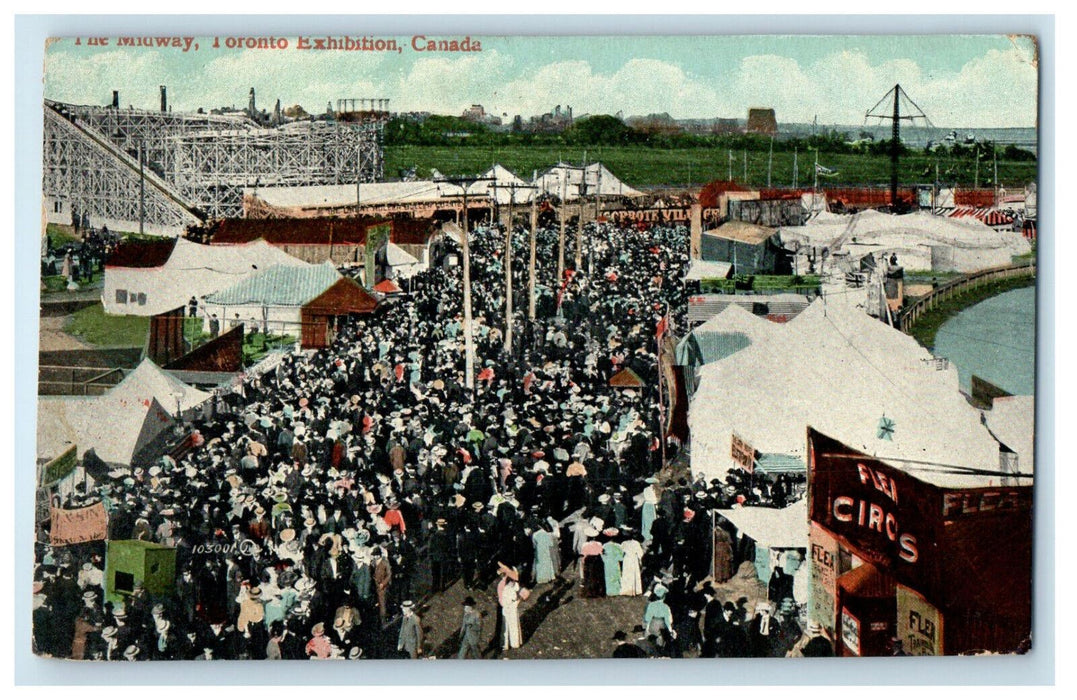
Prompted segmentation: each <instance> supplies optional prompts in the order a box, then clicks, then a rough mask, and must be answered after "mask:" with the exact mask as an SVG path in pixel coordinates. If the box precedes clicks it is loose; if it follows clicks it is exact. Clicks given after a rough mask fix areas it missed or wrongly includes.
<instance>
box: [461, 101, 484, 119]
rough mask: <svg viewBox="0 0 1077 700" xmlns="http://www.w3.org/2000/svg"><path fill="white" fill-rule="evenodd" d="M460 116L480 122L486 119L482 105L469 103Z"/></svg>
mask: <svg viewBox="0 0 1077 700" xmlns="http://www.w3.org/2000/svg"><path fill="white" fill-rule="evenodd" d="M460 116H462V117H463V118H464V119H467V120H468V121H473V122H481V121H483V120H485V119H486V110H485V109H483V107H482V105H471V106H470V107H468V108H467V109H465V110H464V113H463V114H462V115H460Z"/></svg>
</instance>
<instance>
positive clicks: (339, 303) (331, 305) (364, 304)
mask: <svg viewBox="0 0 1077 700" xmlns="http://www.w3.org/2000/svg"><path fill="white" fill-rule="evenodd" d="M377 307H378V300H377V299H375V298H374V297H373V296H372V295H371V294H370V292H368V291H367V290H365V289H363V286H362V285H361V284H359V283H358V282H356V281H355V280H353V279H352V278H350V277H343V276H341V277H340V279H338V280H337V281H336V282H334V283H333V284H331V285H329V288H328V289H326V290H325V291H324V292H322V293H321V294H319V295H318V296H316V297H315V298H313V299H311V300H310V301H308V302H307V303H306V304H304V308H306V309H310V310H314V311H318V312H321V313H331V314H368V313H370V312H371V311H373V310H374V309H376V308H377Z"/></svg>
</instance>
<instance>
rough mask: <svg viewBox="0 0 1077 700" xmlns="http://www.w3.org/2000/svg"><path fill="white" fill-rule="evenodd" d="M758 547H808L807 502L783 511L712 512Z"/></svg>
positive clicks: (750, 508)
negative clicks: (731, 524)
mask: <svg viewBox="0 0 1077 700" xmlns="http://www.w3.org/2000/svg"><path fill="white" fill-rule="evenodd" d="M715 512H716V513H718V514H719V515H721V516H722V517H723V518H725V519H726V520H728V521H729V522H731V523H733V525H734V526H736V528H737V529H738V530H740V532H741V534H743V535H747V536H748V537H751V538H752V539H753V540H755V541H756V542H757V543H758V544H759V545H760V546H763V547H770V548H771V549H786V548H794V547H805V548H806V547H807V546H808V499H806V498H802V499H801V500H799V501H797V502H796V503H794V504H792V505H789V506H786V507H785V508H764V507H761V506H744V507H740V508H728V509H718V510H716V511H715Z"/></svg>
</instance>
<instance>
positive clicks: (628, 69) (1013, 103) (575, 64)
mask: <svg viewBox="0 0 1077 700" xmlns="http://www.w3.org/2000/svg"><path fill="white" fill-rule="evenodd" d="M353 36H354V37H355V38H356V39H362V37H363V35H361V34H356V35H353ZM371 38H372V39H384V40H387V41H389V40H394V39H395V41H396V45H397V46H398V47H399V49H400V52H399V53H398V52H396V51H389V52H370V51H329V50H299V49H297V48H296V46H297V44H298V41H297V38H296V37H290V38H289V42H288V43H289V47H288V48H287V49H283V50H281V49H227V48H223V47H224V38H223V37H222V38H221V40H220V41H219V42H218V43H219V45H220V46H221V47H222V48H213V47H212V45H213V38H212V37H208V38H207V37H199V38H195V39H194V42H193V43H191V44H189V45H188V50H187V51H184V50H183V49H182V47H181V48H156V47H118V46H116V43H117V41H116V39H115V38H112V39H111V40H110V42H109V45H108V46H88V45H87V44H86V42H85V40H83V42H82V43H81V44H79V45H76V43H75V39H73V38H68V39H60V40H56V41H54V42H53V43H52V44H51V45H50V46H49V48H48V50H47V52H46V60H45V96H46V97H47V98H49V99H54V100H59V101H63V102H74V103H81V104H107V103H108V102H109V101H110V100H111V96H112V90H118V91H119V93H120V104H121V105H122V106H124V107H126V106H128V105H132V106H135V107H140V108H145V109H155V108H157V106H158V104H159V93H158V86H159V85H167V86H168V92H169V102H170V104H171V105H172V106H173V108H174V109H175V110H177V111H194V110H196V109H198V108H203V109H206V110H209V109H214V108H218V107H223V106H231V105H235V106H236V107H238V108H243V107H245V106H246V104H247V93H248V90H249V89H250V88H251V87H254V88H255V91H256V93H257V95H258V106H259V107H260V108H263V109H271V108H272V106H273V103H274V102H275V101H276V100H277V99H278V98H280V99H281V104H282V106H283V107H288V106H291V105H294V104H299V105H302V106H303V107H304V108H305V109H306V110H307V111H308V112H310V113H321V112H323V111H324V110H325V106H326V104H327V103H333V104H335V102H336V100H337V99H338V98H351V97H378V98H388V99H389V100H390V103H389V106H390V109H391V110H392V111H395V112H409V111H416V112H418V111H426V112H431V113H435V114H451V115H460V114H461V113H463V111H464V110H466V109H467V108H468V107H470V106H471V105H472V104H481V105H483V107H484V108H485V110H486V112H487V113H489V114H493V115H498V116H500V115H507V116H508V117H509V118H510V119H511V118H512V117H513V116H515V115H517V114H518V115H520V116H521V117H523V118H524V119H525V120H526V119H527V118H528V117H531V116H536V115H540V114H542V113H544V112H548V111H550V110H551V109H552V108H553V107H554V106H555V105H556V104H561V105H562V107H566V106H568V105H571V106H572V108H573V112H574V113H575V114H576V115H577V116H578V115H583V114H616V113H617V112H622V113H623V115H624V116H626V117H627V116H632V115H647V114H650V113H663V112H665V113H668V114H670V116H672V117H673V118H676V119H709V118H716V117H724V118H739V119H743V118H745V117H746V115H747V111H748V109H749V108H751V107H770V108H773V109H774V110H775V111H776V114H777V119H778V121H779V122H780V123H810V122H811V121H812V120H813V118H816V117H817V118H818V121H819V124H820V125H822V124H841V125H856V124H862V123H863V122H864V114H865V112H866V111H867V110H868V109H869V108H870V107H872V106H873V105H874V104H875V103H876V102H877V101H878V100H879V99H880V98H881V97H882V96H883V95H884V94H885V92H886V91H887V90H888V89H890V88H891V87H892V86H893V85H894V83H898V82H900V83H901V84H902V86H903V87H904V88H905V90H906V92H907V93H908V94H909V95H910V96H911V97H912V98H913V99H914V100H915V101H916V102H917V103H918V104H919V105H920V107H921V108H922V109H923V110H924V112H925V113H926V114H927V115H928V116H929V117H930V119H931V121H932V122H933V123H934V124H935V125H937V126H940V127H960V128H1005V127H1022V128H1031V127H1035V126H1036V124H1037V111H1036V110H1037V104H1036V101H1037V92H1038V84H1037V83H1038V71H1037V68H1036V65H1035V64H1036V50H1037V49H1036V46H1035V44H1034V42H1033V41H1032V40H1031V39H1029V38H1023V37H1015V38H1011V37H1007V36H945V35H933V36H873V37H863V36H860V37H840V36H829V37H828V36H817V37H812V36H719V37H699V36H688V37H639V36H636V37H483V36H479V37H475V36H472V37H471V40H472V43H473V42H474V41H475V40H476V39H477V40H479V42H480V43H481V49H482V50H481V51H472V52H429V51H416V50H415V49H414V48H413V47H415V46H423V45H424V44H423V42H421V41H420V42H418V43H417V44H416V43H413V37H406V36H402V37H371ZM441 38H444V39H452V38H456V39H458V40H463V39H464V37H463V36H459V37H433V36H431V37H429V39H441ZM181 44H182V42H181ZM195 46H198V49H197V50H195V48H194V47H195ZM870 123H874V120H871V122H870Z"/></svg>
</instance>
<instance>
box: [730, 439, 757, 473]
mask: <svg viewBox="0 0 1077 700" xmlns="http://www.w3.org/2000/svg"><path fill="white" fill-rule="evenodd" d="M731 444H732V446H733V449H732V457H733V461H734V462H736V463H737V464H739V465H740V466H741V467H742V468H743V469H744V470H745V471H747V472H748V473H749V474H751V473H752V472H753V471H754V470H755V450H754V449H752V446H751V445H749V444H748V443H747V442H746V441H744V440H742V439H741V437H740V436H739V435H737V434H736V433H733V440H732V443H731Z"/></svg>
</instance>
